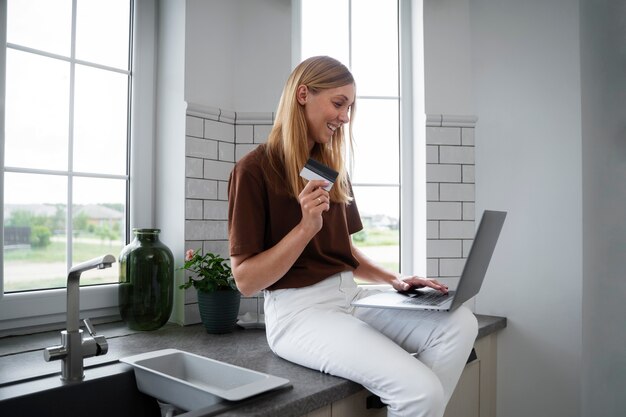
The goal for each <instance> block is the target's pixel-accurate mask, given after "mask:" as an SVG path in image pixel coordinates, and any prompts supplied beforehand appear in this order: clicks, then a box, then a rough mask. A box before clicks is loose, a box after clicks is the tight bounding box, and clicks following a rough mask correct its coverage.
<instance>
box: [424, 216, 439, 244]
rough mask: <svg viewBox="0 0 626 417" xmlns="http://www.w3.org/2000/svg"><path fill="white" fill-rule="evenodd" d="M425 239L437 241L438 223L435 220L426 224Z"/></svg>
mask: <svg viewBox="0 0 626 417" xmlns="http://www.w3.org/2000/svg"><path fill="white" fill-rule="evenodd" d="M426 238H427V239H439V222H438V221H436V220H429V221H427V222H426Z"/></svg>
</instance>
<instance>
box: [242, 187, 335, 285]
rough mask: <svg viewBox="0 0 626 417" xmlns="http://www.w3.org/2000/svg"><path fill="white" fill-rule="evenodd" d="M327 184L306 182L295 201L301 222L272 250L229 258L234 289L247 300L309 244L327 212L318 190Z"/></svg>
mask: <svg viewBox="0 0 626 417" xmlns="http://www.w3.org/2000/svg"><path fill="white" fill-rule="evenodd" d="M326 185H328V182H327V181H321V180H314V181H309V182H308V183H307V185H306V186H305V187H304V189H303V190H302V192H301V193H300V195H299V196H298V201H299V202H300V208H301V210H302V220H301V221H300V223H299V224H298V225H297V226H296V227H294V228H293V229H292V230H291V231H290V232H289V233H287V235H285V237H283V238H282V239H281V241H280V242H278V243H277V244H276V245H274V246H273V247H271V248H269V249H266V250H264V251H263V252H259V253H256V254H238V255H232V256H231V257H230V260H231V267H232V270H233V276H234V277H235V282H236V283H237V288H238V289H239V292H241V293H242V294H243V295H244V296H250V295H252V294H255V293H256V292H258V291H260V290H263V289H265V288H267V287H269V286H270V285H272V284H274V283H275V282H276V281H278V280H279V279H280V278H282V277H283V275H285V274H286V273H287V271H289V268H291V266H292V265H293V264H294V263H295V262H296V260H297V259H298V257H299V256H300V254H301V253H302V251H303V250H304V248H305V247H306V245H307V244H308V243H309V241H310V240H311V239H312V238H313V236H315V235H316V234H317V232H319V231H320V229H321V228H322V226H323V219H322V213H323V212H324V211H328V210H329V209H330V196H329V194H328V192H327V191H326V190H324V189H323V188H322V187H325V186H326Z"/></svg>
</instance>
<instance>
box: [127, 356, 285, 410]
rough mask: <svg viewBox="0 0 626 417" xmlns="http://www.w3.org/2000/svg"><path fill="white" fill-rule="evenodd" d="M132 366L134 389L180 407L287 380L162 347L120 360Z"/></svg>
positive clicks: (253, 391) (234, 396)
mask: <svg viewBox="0 0 626 417" xmlns="http://www.w3.org/2000/svg"><path fill="white" fill-rule="evenodd" d="M120 361H121V362H124V363H127V364H129V365H131V366H132V367H133V368H134V371H135V378H136V379H137V388H138V389H139V391H141V392H143V393H144V394H148V395H150V396H152V397H155V398H157V399H158V400H160V401H163V402H166V403H170V404H173V405H175V406H176V407H178V408H181V409H183V410H188V411H189V410H196V409H199V408H203V407H208V406H211V405H214V404H217V403H219V402H221V401H222V400H228V401H239V400H243V399H245V398H248V397H251V396H253V395H257V394H260V393H263V392H266V391H269V390H273V389H276V388H280V387H283V386H286V385H288V384H289V380H288V379H284V378H279V377H276V376H273V375H268V374H264V373H262V372H257V371H253V370H250V369H246V368H241V367H239V366H235V365H230V364H227V363H224V362H220V361H216V360H214V359H209V358H206V357H204V356H199V355H195V354H193V353H189V352H184V351H181V350H178V349H163V350H157V351H153V352H147V353H142V354H139V355H134V356H130V357H127V358H122V359H120Z"/></svg>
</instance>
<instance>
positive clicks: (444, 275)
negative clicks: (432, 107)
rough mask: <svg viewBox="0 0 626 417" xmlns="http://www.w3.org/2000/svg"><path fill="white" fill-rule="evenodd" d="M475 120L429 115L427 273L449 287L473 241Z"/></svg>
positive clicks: (427, 136)
mask: <svg viewBox="0 0 626 417" xmlns="http://www.w3.org/2000/svg"><path fill="white" fill-rule="evenodd" d="M475 122H476V119H475V118H474V117H470V116H447V115H429V116H428V117H427V124H426V163H427V167H426V181H427V187H426V193H427V195H426V198H427V209H426V215H427V219H428V229H427V258H428V260H427V274H428V276H429V277H431V278H437V279H441V280H442V281H444V282H448V283H449V284H450V285H451V286H454V285H456V279H453V278H458V277H459V276H460V275H461V272H462V270H463V265H464V264H465V259H466V257H467V254H468V251H469V248H470V247H471V243H472V239H473V237H474V220H475V215H474V202H475V184H474V171H475V170H474V125H475Z"/></svg>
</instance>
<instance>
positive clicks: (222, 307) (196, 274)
mask: <svg viewBox="0 0 626 417" xmlns="http://www.w3.org/2000/svg"><path fill="white" fill-rule="evenodd" d="M180 269H184V270H186V271H189V272H191V274H190V275H189V278H188V280H187V282H185V283H184V284H182V285H180V286H179V288H182V289H187V288H191V287H192V286H193V287H194V288H195V289H196V291H197V293H198V309H199V311H200V318H201V319H202V324H204V327H205V328H206V331H207V332H208V333H217V334H219V333H228V332H230V331H232V330H233V329H234V328H235V325H236V323H237V315H238V314H239V303H240V301H241V294H240V293H239V291H238V290H237V286H236V285H235V279H234V278H233V274H232V272H231V269H230V266H229V265H228V263H227V262H226V260H225V259H224V258H222V257H221V256H219V255H216V254H214V253H210V252H207V253H205V254H204V255H200V251H199V250H198V251H194V250H193V249H189V250H187V251H186V252H185V264H184V265H183V266H182V267H181V268H180Z"/></svg>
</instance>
